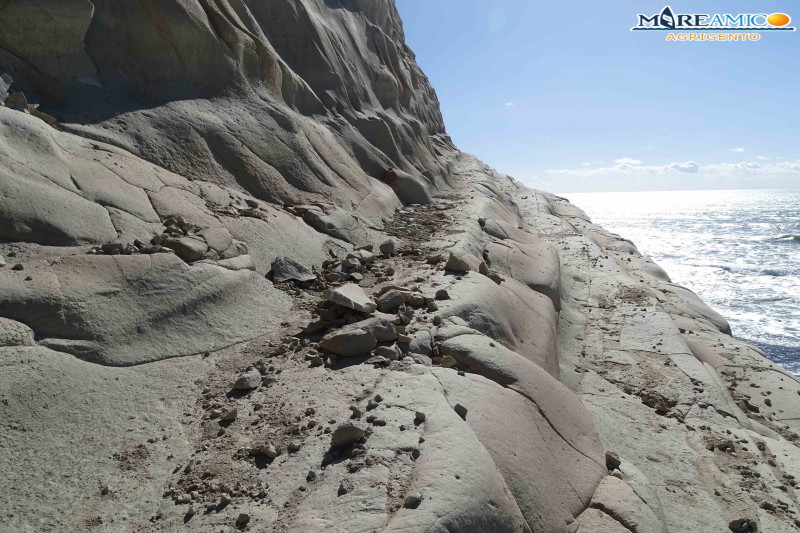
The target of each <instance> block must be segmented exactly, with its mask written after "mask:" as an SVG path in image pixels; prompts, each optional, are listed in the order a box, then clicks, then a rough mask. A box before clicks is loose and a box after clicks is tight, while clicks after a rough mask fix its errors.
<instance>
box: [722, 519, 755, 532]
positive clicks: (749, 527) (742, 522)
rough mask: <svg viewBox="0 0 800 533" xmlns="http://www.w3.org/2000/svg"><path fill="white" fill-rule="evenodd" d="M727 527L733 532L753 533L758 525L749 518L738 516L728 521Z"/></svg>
mask: <svg viewBox="0 0 800 533" xmlns="http://www.w3.org/2000/svg"><path fill="white" fill-rule="evenodd" d="M728 529H730V530H731V531H733V533H755V532H756V531H758V525H757V524H756V523H755V522H754V521H753V520H750V519H749V518H738V519H736V520H732V521H731V522H729V523H728Z"/></svg>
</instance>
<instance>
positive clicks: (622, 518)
mask: <svg viewBox="0 0 800 533" xmlns="http://www.w3.org/2000/svg"><path fill="white" fill-rule="evenodd" d="M592 506H593V507H597V508H599V509H601V510H602V511H604V512H605V513H607V514H608V515H609V516H612V517H613V518H614V519H615V520H616V521H617V522H619V523H620V524H622V525H623V526H625V527H626V528H627V529H628V530H630V531H633V532H634V533H651V532H652V533H659V532H664V533H665V532H666V531H667V527H666V524H664V523H662V522H661V520H659V519H658V517H657V516H656V515H655V513H654V512H653V510H652V509H650V508H649V507H648V506H647V504H646V503H645V502H643V501H642V500H641V499H640V498H639V497H638V496H637V495H636V493H635V492H634V491H633V489H631V488H630V486H629V485H628V484H627V483H625V482H624V481H622V480H621V479H617V478H615V477H613V476H607V477H605V478H603V480H602V481H601V482H600V485H599V486H598V487H597V490H596V491H595V493H594V496H592Z"/></svg>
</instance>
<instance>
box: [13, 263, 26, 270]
mask: <svg viewBox="0 0 800 533" xmlns="http://www.w3.org/2000/svg"><path fill="white" fill-rule="evenodd" d="M11 270H25V266H24V265H23V264H22V263H17V264H16V265H14V266H12V267H11Z"/></svg>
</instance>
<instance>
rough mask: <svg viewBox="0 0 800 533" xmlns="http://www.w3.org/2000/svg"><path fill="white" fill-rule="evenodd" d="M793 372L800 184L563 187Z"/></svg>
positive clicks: (798, 325)
mask: <svg viewBox="0 0 800 533" xmlns="http://www.w3.org/2000/svg"><path fill="white" fill-rule="evenodd" d="M560 196H564V197H565V198H568V199H569V200H570V201H571V202H572V203H573V204H575V205H577V206H578V207H580V208H581V209H583V210H584V211H585V212H586V214H587V215H589V217H590V218H591V219H592V222H594V223H596V224H599V225H601V226H603V227H604V228H605V229H607V230H609V231H612V232H614V233H617V234H619V235H621V236H623V237H626V238H628V239H630V240H632V241H633V242H634V244H636V246H637V248H638V249H639V251H640V252H641V253H642V254H644V255H647V256H649V257H650V258H652V259H653V260H654V261H655V262H656V263H658V264H659V265H660V266H661V267H662V268H664V270H666V271H667V273H668V274H669V276H670V278H671V279H672V281H673V282H674V283H677V284H679V285H683V286H684V287H687V288H689V289H691V290H692V291H694V292H695V293H696V294H697V295H698V296H700V297H701V298H702V299H703V300H704V301H705V302H706V303H707V304H708V305H710V306H711V307H712V308H714V309H715V310H716V311H718V312H719V313H720V314H722V316H724V317H725V318H726V319H727V320H728V322H730V324H731V329H732V331H733V335H734V336H735V337H737V338H740V339H743V340H745V341H747V342H749V343H751V344H753V345H755V346H758V347H759V348H761V350H763V351H764V353H765V354H766V355H767V357H769V358H770V359H771V360H773V361H775V362H777V363H780V364H782V365H783V366H784V367H785V368H786V369H787V370H789V371H791V372H792V373H794V374H795V375H798V376H800V190H775V189H770V190H727V191H666V192H664V191H659V192H609V193H563V194H560Z"/></svg>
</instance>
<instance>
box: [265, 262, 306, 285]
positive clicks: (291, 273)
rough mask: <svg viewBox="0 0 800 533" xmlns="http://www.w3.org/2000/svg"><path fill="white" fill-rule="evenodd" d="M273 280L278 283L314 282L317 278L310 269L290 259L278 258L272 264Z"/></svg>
mask: <svg viewBox="0 0 800 533" xmlns="http://www.w3.org/2000/svg"><path fill="white" fill-rule="evenodd" d="M271 268H272V280H273V281H276V282H278V283H281V282H284V281H299V282H303V281H312V280H314V279H316V276H315V275H314V273H313V272H311V271H310V270H309V269H308V268H306V267H304V266H303V265H301V264H300V263H298V262H297V261H294V260H293V259H290V258H288V257H278V258H276V259H275V261H273V262H272V267H271Z"/></svg>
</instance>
